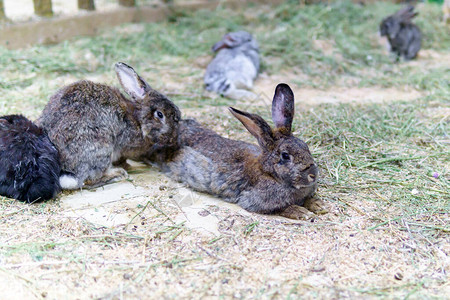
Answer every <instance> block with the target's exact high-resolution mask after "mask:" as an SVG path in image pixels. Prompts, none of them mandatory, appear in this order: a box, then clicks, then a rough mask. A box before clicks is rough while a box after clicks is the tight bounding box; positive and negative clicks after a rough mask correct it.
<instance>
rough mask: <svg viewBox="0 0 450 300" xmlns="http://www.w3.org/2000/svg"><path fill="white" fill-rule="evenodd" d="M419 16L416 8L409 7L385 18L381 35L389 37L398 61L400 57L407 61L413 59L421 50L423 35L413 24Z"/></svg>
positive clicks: (381, 27) (381, 26) (381, 25)
mask: <svg viewBox="0 0 450 300" xmlns="http://www.w3.org/2000/svg"><path fill="white" fill-rule="evenodd" d="M417 14H418V13H416V12H414V6H412V5H408V6H406V7H404V8H402V9H400V10H399V11H397V12H396V13H395V14H393V15H391V16H389V17H387V18H385V19H384V20H383V21H382V22H381V24H380V35H381V36H387V38H388V41H389V44H390V46H391V51H392V52H394V53H395V54H396V55H397V60H398V59H399V58H400V57H403V58H404V59H405V60H410V59H413V58H415V57H416V56H417V53H418V52H419V50H420V47H421V44H422V33H421V32H420V30H419V28H418V27H417V26H416V25H415V24H413V23H412V22H411V19H412V18H414V17H415V16H417Z"/></svg>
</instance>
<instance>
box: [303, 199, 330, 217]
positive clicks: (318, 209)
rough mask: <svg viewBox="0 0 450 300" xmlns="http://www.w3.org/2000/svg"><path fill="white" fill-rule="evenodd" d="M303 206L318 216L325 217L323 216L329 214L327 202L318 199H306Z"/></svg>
mask: <svg viewBox="0 0 450 300" xmlns="http://www.w3.org/2000/svg"><path fill="white" fill-rule="evenodd" d="M303 206H304V207H305V208H306V209H307V210H309V211H311V212H313V213H315V214H317V215H323V214H326V213H328V208H327V205H326V204H325V202H324V201H323V200H321V199H319V198H316V197H311V198H309V199H306V200H305V203H304V204H303Z"/></svg>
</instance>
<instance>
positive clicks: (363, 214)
mask: <svg viewBox="0 0 450 300" xmlns="http://www.w3.org/2000/svg"><path fill="white" fill-rule="evenodd" d="M337 200H338V201H339V202H342V203H344V204H345V205H347V206H348V207H350V208H351V209H353V210H354V211H356V212H357V213H358V214H360V215H361V216H367V214H366V213H365V212H363V211H361V210H359V209H358V208H356V207H354V206H353V205H351V204H350V203H348V202H347V201H345V200H342V199H340V198H338V199H337Z"/></svg>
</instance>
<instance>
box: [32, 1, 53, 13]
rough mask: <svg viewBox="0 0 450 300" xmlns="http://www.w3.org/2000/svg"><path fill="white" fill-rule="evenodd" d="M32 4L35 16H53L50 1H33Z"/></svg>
mask: <svg viewBox="0 0 450 300" xmlns="http://www.w3.org/2000/svg"><path fill="white" fill-rule="evenodd" d="M33 3H34V13H35V14H36V15H38V16H41V17H51V16H52V15H53V11H52V0H33Z"/></svg>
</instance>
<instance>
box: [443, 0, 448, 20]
mask: <svg viewBox="0 0 450 300" xmlns="http://www.w3.org/2000/svg"><path fill="white" fill-rule="evenodd" d="M442 13H443V21H444V24H450V0H444V3H442Z"/></svg>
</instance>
